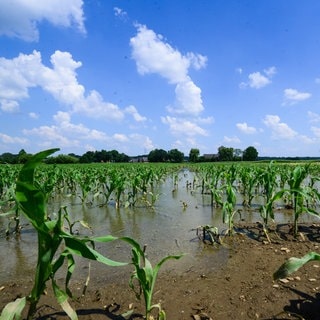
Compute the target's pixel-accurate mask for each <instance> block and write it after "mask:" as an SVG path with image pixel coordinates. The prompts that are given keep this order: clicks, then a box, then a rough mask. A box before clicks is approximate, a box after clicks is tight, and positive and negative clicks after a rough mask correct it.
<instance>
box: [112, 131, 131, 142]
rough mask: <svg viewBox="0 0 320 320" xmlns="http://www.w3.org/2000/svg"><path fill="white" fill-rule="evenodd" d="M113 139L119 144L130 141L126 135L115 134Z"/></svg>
mask: <svg viewBox="0 0 320 320" xmlns="http://www.w3.org/2000/svg"><path fill="white" fill-rule="evenodd" d="M112 137H113V139H114V140H116V141H118V142H127V141H129V139H128V137H127V136H126V135H125V134H122V133H115V134H114V135H113V136H112Z"/></svg>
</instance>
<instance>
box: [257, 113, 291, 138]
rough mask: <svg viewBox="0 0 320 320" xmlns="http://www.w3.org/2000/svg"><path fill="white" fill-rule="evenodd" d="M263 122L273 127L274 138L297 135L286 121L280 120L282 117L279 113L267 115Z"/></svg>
mask: <svg viewBox="0 0 320 320" xmlns="http://www.w3.org/2000/svg"><path fill="white" fill-rule="evenodd" d="M263 123H264V124H265V125H266V126H267V127H268V128H270V129H271V132H272V138H273V139H292V138H294V137H296V136H297V133H296V132H295V131H294V130H292V129H291V128H290V127H289V126H288V125H287V124H286V123H284V122H280V117H279V116H277V115H266V116H265V118H264V120H263Z"/></svg>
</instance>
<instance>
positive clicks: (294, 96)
mask: <svg viewBox="0 0 320 320" xmlns="http://www.w3.org/2000/svg"><path fill="white" fill-rule="evenodd" d="M283 95H284V102H283V104H291V105H292V104H295V103H297V102H300V101H304V100H307V99H309V98H311V93H308V92H299V91H298V90H296V89H291V88H289V89H285V90H284V93H283Z"/></svg>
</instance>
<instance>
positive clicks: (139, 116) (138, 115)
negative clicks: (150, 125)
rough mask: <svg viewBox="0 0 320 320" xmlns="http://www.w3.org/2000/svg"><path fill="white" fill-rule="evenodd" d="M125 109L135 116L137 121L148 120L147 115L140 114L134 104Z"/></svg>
mask: <svg viewBox="0 0 320 320" xmlns="http://www.w3.org/2000/svg"><path fill="white" fill-rule="evenodd" d="M124 111H125V112H126V113H128V114H131V115H132V117H133V119H134V120H135V121H137V122H144V121H146V120H147V118H146V117H143V116H141V115H140V114H139V112H138V111H137V109H136V107H135V106H133V105H130V106H128V107H126V108H125V109H124Z"/></svg>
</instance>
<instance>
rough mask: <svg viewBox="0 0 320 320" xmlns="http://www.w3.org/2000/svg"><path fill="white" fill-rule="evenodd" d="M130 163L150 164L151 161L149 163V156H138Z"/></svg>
mask: <svg viewBox="0 0 320 320" xmlns="http://www.w3.org/2000/svg"><path fill="white" fill-rule="evenodd" d="M130 162H149V161H148V156H137V157H132V158H131V159H130Z"/></svg>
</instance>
